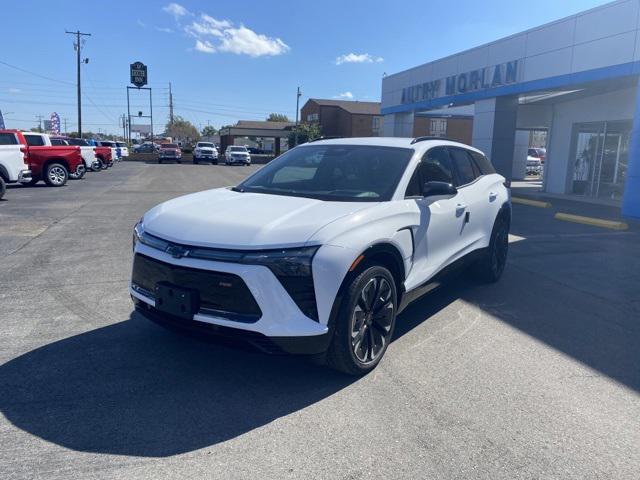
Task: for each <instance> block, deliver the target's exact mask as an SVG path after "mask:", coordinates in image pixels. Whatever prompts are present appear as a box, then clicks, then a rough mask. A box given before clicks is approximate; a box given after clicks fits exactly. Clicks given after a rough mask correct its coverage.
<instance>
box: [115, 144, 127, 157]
mask: <svg viewBox="0 0 640 480" xmlns="http://www.w3.org/2000/svg"><path fill="white" fill-rule="evenodd" d="M115 143H116V146H117V147H118V148H119V149H120V157H121V158H127V157H128V156H129V147H128V146H127V144H126V143H124V142H115Z"/></svg>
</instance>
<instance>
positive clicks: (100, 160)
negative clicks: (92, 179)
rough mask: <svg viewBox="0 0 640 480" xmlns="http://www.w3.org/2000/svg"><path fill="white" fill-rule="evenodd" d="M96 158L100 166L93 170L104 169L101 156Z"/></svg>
mask: <svg viewBox="0 0 640 480" xmlns="http://www.w3.org/2000/svg"><path fill="white" fill-rule="evenodd" d="M96 160H97V161H98V163H99V164H100V166H99V167H98V170H94V171H96V172H98V171H100V170H104V162H103V161H102V159H101V158H96Z"/></svg>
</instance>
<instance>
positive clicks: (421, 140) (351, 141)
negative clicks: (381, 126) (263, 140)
mask: <svg viewBox="0 0 640 480" xmlns="http://www.w3.org/2000/svg"><path fill="white" fill-rule="evenodd" d="M313 145H369V146H379V147H398V148H410V149H412V150H416V151H423V150H427V149H428V148H431V147H435V146H440V145H442V146H455V147H463V148H467V149H469V150H474V151H476V152H478V153H482V152H481V151H480V150H478V149H477V148H474V147H472V146H471V145H467V144H465V143H461V142H457V141H455V140H451V139H448V138H437V137H416V138H414V137H354V138H327V139H318V140H314V141H311V142H307V143H303V144H301V145H300V147H305V146H313Z"/></svg>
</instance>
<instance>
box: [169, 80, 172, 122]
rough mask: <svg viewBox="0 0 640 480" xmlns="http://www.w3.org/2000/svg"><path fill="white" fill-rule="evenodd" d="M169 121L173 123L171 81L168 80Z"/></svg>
mask: <svg viewBox="0 0 640 480" xmlns="http://www.w3.org/2000/svg"><path fill="white" fill-rule="evenodd" d="M169 123H170V124H171V125H173V93H171V82H169Z"/></svg>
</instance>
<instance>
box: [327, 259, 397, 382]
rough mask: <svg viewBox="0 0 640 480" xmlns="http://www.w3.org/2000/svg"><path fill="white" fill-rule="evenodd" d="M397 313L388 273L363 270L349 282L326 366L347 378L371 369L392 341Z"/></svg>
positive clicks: (382, 268) (395, 293) (378, 361)
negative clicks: (344, 374)
mask: <svg viewBox="0 0 640 480" xmlns="http://www.w3.org/2000/svg"><path fill="white" fill-rule="evenodd" d="M396 310H397V292H396V284H395V281H394V278H393V275H391V272H389V270H387V269H386V268H385V267H382V266H372V267H369V268H367V269H365V270H364V271H363V272H362V273H360V274H359V275H358V276H357V277H356V278H354V279H353V280H352V282H351V284H350V285H349V288H348V290H347V292H346V294H345V298H344V300H343V302H342V304H341V306H340V310H339V312H338V315H337V317H336V324H335V331H334V334H333V339H332V341H331V345H330V346H329V349H328V351H327V356H326V363H327V365H329V366H330V367H332V368H334V369H336V370H339V371H341V372H343V373H346V374H349V375H364V374H366V373H368V372H370V371H371V370H373V369H374V368H375V367H376V366H377V365H378V363H380V360H381V359H382V357H383V356H384V354H385V352H386V351H387V347H388V346H389V343H390V342H391V337H392V336H393V328H394V325H395V319H396Z"/></svg>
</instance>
